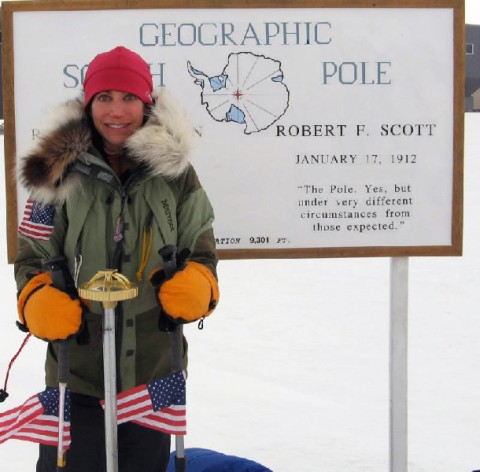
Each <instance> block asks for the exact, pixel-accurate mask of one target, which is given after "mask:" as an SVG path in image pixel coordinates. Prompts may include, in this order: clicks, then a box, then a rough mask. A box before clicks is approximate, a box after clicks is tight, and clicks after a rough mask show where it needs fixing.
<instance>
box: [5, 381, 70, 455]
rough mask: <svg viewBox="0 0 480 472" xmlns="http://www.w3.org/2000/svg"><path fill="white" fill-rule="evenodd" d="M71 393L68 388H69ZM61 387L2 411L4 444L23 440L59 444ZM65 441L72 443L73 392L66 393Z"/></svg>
mask: <svg viewBox="0 0 480 472" xmlns="http://www.w3.org/2000/svg"><path fill="white" fill-rule="evenodd" d="M67 392H68V390H67ZM58 399H59V391H58V388H51V389H48V390H45V391H43V392H41V393H38V394H37V395H33V396H32V397H30V398H29V399H28V400H27V401H26V402H25V403H24V404H23V405H21V406H19V407H17V408H13V409H12V410H8V411H6V412H4V413H0V444H2V443H4V442H5V441H7V440H8V439H20V440H23V441H30V442H34V443H40V444H47V445H49V446H56V445H57V443H58ZM64 414H65V428H64V432H63V444H64V446H65V448H68V447H69V446H70V442H71V438H70V395H68V393H67V394H66V395H65V412H64Z"/></svg>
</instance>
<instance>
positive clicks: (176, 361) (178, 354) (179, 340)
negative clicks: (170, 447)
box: [158, 245, 187, 472]
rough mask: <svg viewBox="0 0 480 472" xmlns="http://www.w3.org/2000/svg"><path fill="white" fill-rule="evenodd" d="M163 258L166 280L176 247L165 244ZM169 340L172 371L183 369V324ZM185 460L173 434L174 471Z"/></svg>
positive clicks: (173, 266)
mask: <svg viewBox="0 0 480 472" xmlns="http://www.w3.org/2000/svg"><path fill="white" fill-rule="evenodd" d="M158 254H159V255H160V256H161V257H162V259H163V270H164V272H165V278H166V280H168V279H171V278H172V277H173V276H174V274H175V272H176V271H177V269H178V264H177V248H176V247H175V246H171V245H169V246H165V247H164V248H162V249H160V250H159V251H158ZM170 342H171V349H172V370H173V372H177V371H180V372H182V371H183V326H182V325H181V324H178V325H177V326H176V328H175V329H174V330H173V331H172V332H170ZM186 469H187V462H186V457H185V441H184V438H183V435H179V434H176V435H175V471H176V472H185V471H186Z"/></svg>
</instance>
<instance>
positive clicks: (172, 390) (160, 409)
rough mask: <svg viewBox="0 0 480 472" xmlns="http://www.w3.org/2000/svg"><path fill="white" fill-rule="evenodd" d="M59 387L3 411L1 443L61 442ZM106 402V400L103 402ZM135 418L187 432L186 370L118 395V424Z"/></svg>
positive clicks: (167, 429) (67, 440) (141, 422)
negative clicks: (20, 441)
mask: <svg viewBox="0 0 480 472" xmlns="http://www.w3.org/2000/svg"><path fill="white" fill-rule="evenodd" d="M58 400H59V391H58V388H51V389H48V390H45V391H43V392H41V393H38V394H37V395H34V396H32V397H30V398H29V399H28V400H27V401H26V402H25V403H24V404H23V405H21V406H19V407H17V408H13V409H12V410H8V411H5V412H4V413H0V444H2V443H4V442H5V441H7V440H8V439H20V440H23V441H31V442H35V443H40V444H46V445H49V446H56V445H57V443H58ZM102 403H103V402H102ZM64 414H65V429H64V434H63V445H64V447H65V449H68V448H69V446H70V443H71V437H70V394H69V389H67V392H66V395H65V412H64ZM128 421H132V422H134V423H137V424H139V425H141V426H144V427H145V428H151V429H156V430H158V431H162V432H164V433H167V434H176V435H184V434H186V407H185V376H184V374H183V372H174V373H173V374H170V375H167V376H166V377H162V378H160V379H158V380H155V381H154V382H151V383H149V384H148V385H145V384H144V385H140V386H138V387H134V388H132V389H130V390H127V391H125V392H122V393H120V394H118V395H117V423H118V424H121V423H126V422H128Z"/></svg>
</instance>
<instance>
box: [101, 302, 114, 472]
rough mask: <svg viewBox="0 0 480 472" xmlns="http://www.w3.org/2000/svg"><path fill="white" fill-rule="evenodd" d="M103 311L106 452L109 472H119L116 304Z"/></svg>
mask: <svg viewBox="0 0 480 472" xmlns="http://www.w3.org/2000/svg"><path fill="white" fill-rule="evenodd" d="M105 305H106V304H105V303H104V313H103V370H104V377H105V379H104V388H105V452H106V455H107V472H118V441H117V367H116V357H115V304H114V306H113V307H106V306H105Z"/></svg>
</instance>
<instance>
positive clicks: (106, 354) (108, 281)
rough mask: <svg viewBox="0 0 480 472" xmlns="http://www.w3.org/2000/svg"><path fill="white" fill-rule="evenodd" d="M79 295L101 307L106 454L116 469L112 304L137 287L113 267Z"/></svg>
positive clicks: (114, 470) (133, 294) (109, 465)
mask: <svg viewBox="0 0 480 472" xmlns="http://www.w3.org/2000/svg"><path fill="white" fill-rule="evenodd" d="M78 292H79V294H80V296H81V297H82V298H85V299H87V300H94V301H99V302H101V303H102V306H103V311H104V314H103V371H104V373H103V376H104V390H105V453H106V459H107V472H118V438H117V366H116V354H115V307H116V306H117V302H119V301H121V300H129V299H131V298H134V297H136V296H137V294H138V288H137V287H136V286H135V285H134V284H132V283H130V282H129V281H128V279H127V278H126V277H124V276H123V275H122V274H119V273H118V272H117V271H116V270H102V271H99V272H97V274H96V275H95V276H94V277H93V278H92V279H91V280H90V281H89V282H87V283H86V284H85V285H84V286H83V287H82V288H79V289H78Z"/></svg>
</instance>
